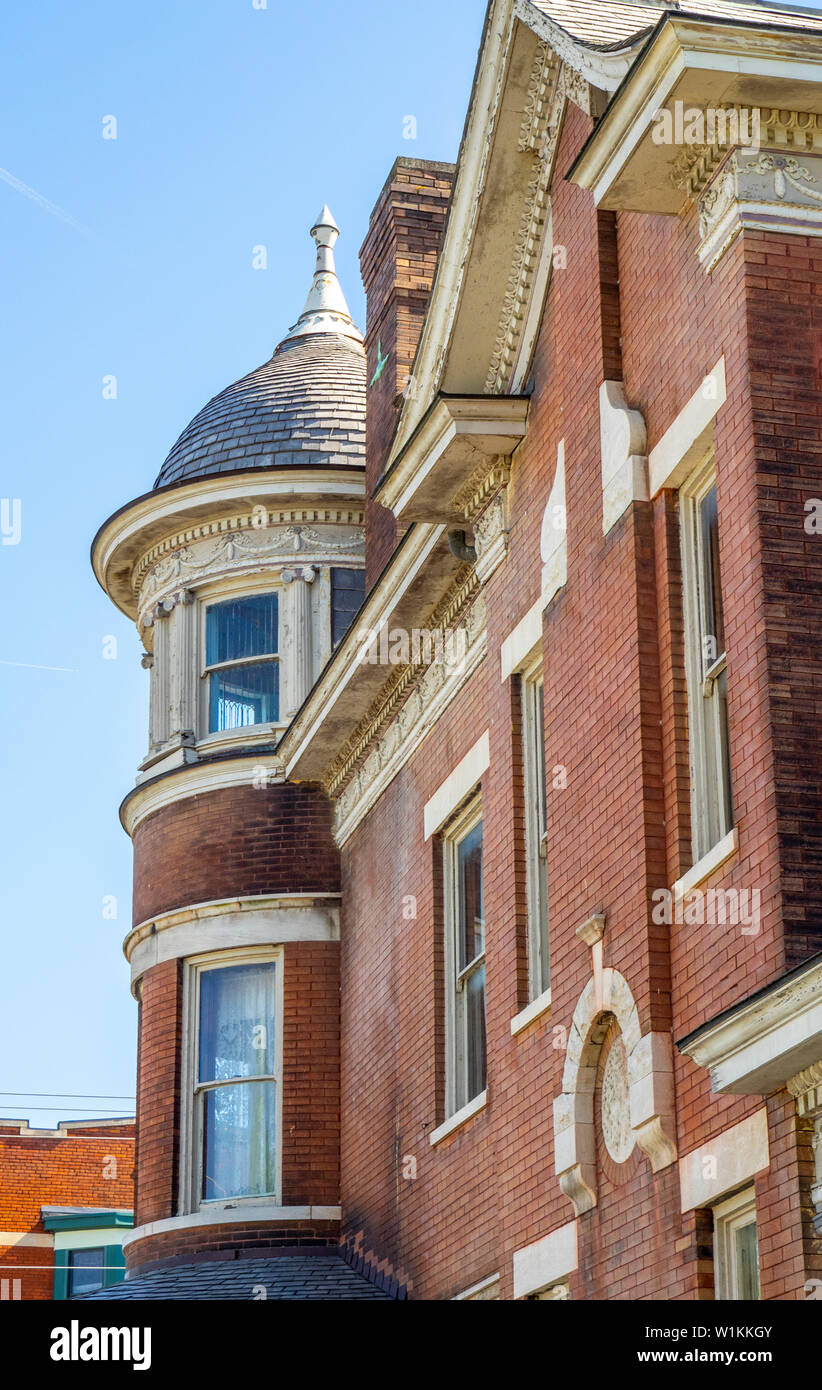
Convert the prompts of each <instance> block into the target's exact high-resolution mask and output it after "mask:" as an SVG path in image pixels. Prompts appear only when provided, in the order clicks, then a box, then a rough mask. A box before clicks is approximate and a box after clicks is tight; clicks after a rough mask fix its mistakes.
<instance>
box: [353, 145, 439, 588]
mask: <svg viewBox="0 0 822 1390" xmlns="http://www.w3.org/2000/svg"><path fill="white" fill-rule="evenodd" d="M454 174H455V166H454V165H453V164H442V163H438V162H437V161H435V160H430V159H402V158H401V159H397V160H395V162H394V165H393V168H392V169H391V172H390V174H389V175H388V178H387V179H386V181H385V184H384V186H383V189H382V192H381V193H380V196H379V197H378V199H377V201H376V204H375V205H374V210H373V212H372V213H371V218H370V222H369V226H368V234H367V236H366V238H365V241H364V242H363V244H362V248H361V250H360V267H361V270H362V279H363V285H364V286H365V293H366V303H367V308H366V329H365V351H366V355H367V361H368V373H367V379H368V382H369V386H368V397H367V410H366V493H367V502H366V583H367V584H368V585H371V584H373V582H374V580H375V579H376V578H377V576H378V575H379V573H380V571H381V570H382V569H383V567H384V565H385V564H386V562H387V561H388V559H389V557H390V556H391V553H392V551H393V550H394V547H395V545H396V543H397V540H398V539H399V537H398V535H397V527H396V522H395V521H394V518H393V516H392V514H391V513H390V512H389V511H387V509H386V508H384V507H381V506H379V505H378V504H376V503H374V502H372V501H371V497H372V495H373V492H374V488H375V486H376V483H377V480H378V479H379V477H380V475H381V474H382V471H383V468H384V466H385V462H386V459H387V457H388V451H389V448H390V446H391V441H392V439H393V437H394V431H395V430H396V427H397V420H398V418H399V407H400V405H401V404H402V392H403V391H404V389H405V387H406V385H407V383H408V379H409V377H410V375H411V368H412V365H413V362H414V356H415V353H416V351H417V343H418V342H419V337H420V333H421V331H422V324H423V319H424V317H425V311H426V309H427V308H428V300H429V297H430V294H431V286H432V285H433V283H434V272H435V270H436V266H437V257H438V255H439V251H440V245H441V244H442V236H443V231H444V229H445V219H446V214H447V212H448V203H449V199H450V197H451V189H452V186H453V182H454ZM383 362H384V365H383V366H382V368H381V370H380V367H381V364H382V363H383ZM377 372H379V376H378V378H377V380H376V381H374V380H373V378H374V375H375V373H377ZM372 382H373V384H371V383H372Z"/></svg>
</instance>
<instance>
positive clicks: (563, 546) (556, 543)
mask: <svg viewBox="0 0 822 1390" xmlns="http://www.w3.org/2000/svg"><path fill="white" fill-rule="evenodd" d="M539 553H540V556H541V559H542V606H543V608H547V607H548V604H549V603H550V602H551V599H552V598H553V597H554V595H555V594H557V593H559V591H560V589H562V588H564V586H565V584H566V583H567V582H568V519H567V514H566V510H565V440H564V439H561V440H560V441H559V444H558V445H557V466H556V469H555V470H554V481H553V485H552V487H551V493H550V496H549V498H548V502H547V504H546V507H545V511H544V513H543V517H542V529H541V531H540V538H539Z"/></svg>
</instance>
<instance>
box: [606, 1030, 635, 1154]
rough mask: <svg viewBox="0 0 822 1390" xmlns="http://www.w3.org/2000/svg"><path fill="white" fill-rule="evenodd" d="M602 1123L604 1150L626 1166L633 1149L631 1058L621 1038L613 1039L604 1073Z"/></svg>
mask: <svg viewBox="0 0 822 1390" xmlns="http://www.w3.org/2000/svg"><path fill="white" fill-rule="evenodd" d="M600 1120H601V1124H602V1138H603V1140H604V1142H605V1147H606V1149H607V1150H608V1153H609V1154H610V1155H611V1158H612V1159H613V1160H614V1162H615V1163H625V1162H626V1160H627V1159H629V1158H630V1157H631V1154H632V1152H633V1148H634V1134H633V1130H632V1129H631V1104H630V1091H629V1086H628V1057H627V1055H626V1052H625V1044H624V1043H623V1041H622V1038H621V1037H620V1036H619V1034H617V1035H616V1037H615V1038H614V1039H613V1041H612V1043H611V1046H610V1048H609V1049H608V1056H607V1057H606V1058H605V1065H604V1067H603V1069H602V1086H601V1092H600Z"/></svg>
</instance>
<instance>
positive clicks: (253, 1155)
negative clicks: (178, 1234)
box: [186, 958, 280, 1209]
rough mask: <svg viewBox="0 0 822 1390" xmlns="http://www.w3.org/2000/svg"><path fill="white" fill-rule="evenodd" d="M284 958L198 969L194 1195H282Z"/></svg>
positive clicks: (195, 1200) (191, 1132)
mask: <svg viewBox="0 0 822 1390" xmlns="http://www.w3.org/2000/svg"><path fill="white" fill-rule="evenodd" d="M279 972H280V963H279V959H275V960H272V959H270V958H269V959H265V960H261V959H254V960H247V959H246V960H243V961H242V962H241V963H236V964H234V963H232V964H215V965H201V966H197V967H196V968H195V969H194V970H193V972H192V977H191V984H192V986H193V988H192V989H191V996H190V1005H191V1012H190V1013H189V1018H190V1020H191V1024H190V1026H192V1031H193V1033H194V1038H193V1044H194V1045H193V1047H192V1048H191V1049H190V1052H189V1056H190V1076H191V1083H190V1091H189V1094H190V1109H189V1115H190V1121H189V1123H188V1125H187V1127H186V1128H187V1138H188V1141H189V1142H190V1143H191V1144H192V1149H193V1152H192V1155H191V1159H192V1161H191V1162H190V1164H189V1173H188V1188H189V1193H188V1200H189V1202H190V1205H191V1206H192V1208H193V1209H196V1208H197V1206H199V1204H200V1202H210V1201H218V1200H221V1199H225V1198H229V1197H268V1198H270V1199H272V1200H276V1199H277V1193H278V1188H279V1134H278V1129H279V1100H280V1097H279V1089H280V1085H279V1075H280V1062H279V1047H280V1044H279V1024H278V1019H279V1016H280V1009H279V1004H278V999H279V989H280V980H279Z"/></svg>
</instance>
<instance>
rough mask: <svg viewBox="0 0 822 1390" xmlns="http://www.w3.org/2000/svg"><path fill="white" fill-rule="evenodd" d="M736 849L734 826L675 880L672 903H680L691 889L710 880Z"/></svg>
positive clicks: (737, 836) (737, 842)
mask: <svg viewBox="0 0 822 1390" xmlns="http://www.w3.org/2000/svg"><path fill="white" fill-rule="evenodd" d="M738 848H739V834H738V831H737V828H736V826H734V828H733V830H729V831H728V834H727V835H723V837H722V839H721V840H718V841H717V843H716V844H715V845H714V847H713V849H709V850H708V853H707V854H703V856H702V858H701V859H698V860H697V862H696V863H695V864H694V865H693V866H692V867H691V868H690V869H689V870H688V872H687V873H685V874H683V875H682V877H681V878H678V879H677V880H676V883H675V884H674V885H673V890H672V891H673V895H674V902H681V901H682V899H683V898H684V897H686V895H687V894H688V893H690V892H691V891H692V889H694V888H698V887H699V885H700V883H704V882H705V880H706V878H710V876H711V874H712V873H713V872H714V870H715V869H718V868H719V866H720V864H724V863H725V861H726V859H730V858H731V855H733V854H736V851H737V849H738Z"/></svg>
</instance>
